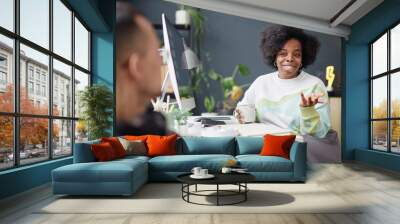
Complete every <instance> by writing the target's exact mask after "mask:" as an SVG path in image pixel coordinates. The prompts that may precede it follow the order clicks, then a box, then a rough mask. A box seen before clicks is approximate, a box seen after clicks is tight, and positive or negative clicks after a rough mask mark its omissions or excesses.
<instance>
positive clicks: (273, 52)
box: [260, 26, 320, 68]
mask: <svg viewBox="0 0 400 224" xmlns="http://www.w3.org/2000/svg"><path fill="white" fill-rule="evenodd" d="M290 39H296V40H298V41H299V42H300V44H301V49H302V62H301V64H302V68H305V67H307V66H308V65H310V64H312V63H314V61H315V58H316V55H317V52H318V50H319V46H320V44H319V41H318V40H317V38H315V37H314V36H311V35H308V34H306V33H304V31H303V30H302V29H297V28H293V27H287V26H270V27H267V28H266V29H265V30H264V31H263V32H262V33H261V45H260V48H261V52H262V54H263V58H264V62H265V63H266V64H267V65H271V66H273V67H275V65H274V63H275V60H276V56H277V54H278V52H279V51H280V50H281V49H282V47H283V45H285V43H286V42H287V41H288V40H290Z"/></svg>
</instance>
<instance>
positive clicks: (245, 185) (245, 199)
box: [244, 182, 248, 201]
mask: <svg viewBox="0 0 400 224" xmlns="http://www.w3.org/2000/svg"><path fill="white" fill-rule="evenodd" d="M244 187H245V189H244V190H245V192H244V201H247V192H248V190H247V182H246V183H244Z"/></svg>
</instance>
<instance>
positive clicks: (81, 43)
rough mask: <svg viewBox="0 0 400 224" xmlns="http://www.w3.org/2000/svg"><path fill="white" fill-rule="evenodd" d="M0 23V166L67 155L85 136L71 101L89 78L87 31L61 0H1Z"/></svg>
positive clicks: (30, 162)
mask: <svg viewBox="0 0 400 224" xmlns="http://www.w3.org/2000/svg"><path fill="white" fill-rule="evenodd" d="M15 3H19V4H15ZM17 16H19V18H17ZM14 21H19V22H18V23H16V24H14ZM50 25H51V27H50ZM0 27H1V29H0V125H1V128H0V170H4V169H11V168H15V167H19V166H23V165H27V164H32V163H38V162H42V161H47V160H51V159H54V158H60V157H63V156H70V155H72V152H73V145H74V142H75V140H76V138H75V137H74V136H79V139H87V131H86V126H85V125H80V126H79V127H76V125H77V124H78V120H79V113H76V112H75V113H74V111H75V110H76V108H75V107H74V106H73V105H76V104H77V102H75V101H77V100H79V97H78V96H79V95H78V94H79V92H80V91H81V88H83V86H88V85H89V84H90V76H91V71H90V64H91V63H90V49H91V44H90V35H91V34H90V31H89V30H88V28H87V26H86V24H85V23H83V21H81V20H80V18H79V16H78V15H76V14H75V12H74V11H73V10H72V9H71V7H70V6H69V5H68V1H63V0H35V1H32V0H18V1H15V0H0ZM50 43H52V44H50ZM15 49H18V51H16V50H15ZM14 54H17V55H14ZM73 55H75V57H73ZM14 58H18V59H19V61H17V62H16V61H15V60H14ZM16 65H19V66H18V67H16ZM14 70H15V71H14ZM15 78H17V80H18V83H19V86H18V88H15ZM2 83H5V84H6V87H4V88H2V86H1V84H2ZM16 90H18V91H19V92H18V94H16V93H15V91H16ZM14 96H19V97H18V98H15V97H14ZM57 103H58V104H57ZM51 104H53V105H51ZM14 108H16V109H17V111H15V110H14ZM14 129H15V130H18V131H17V132H15V133H14ZM78 132H79V133H78ZM32 133H34V135H33V134H32ZM14 152H16V153H15V154H14Z"/></svg>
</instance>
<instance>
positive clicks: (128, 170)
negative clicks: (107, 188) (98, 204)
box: [52, 159, 147, 182]
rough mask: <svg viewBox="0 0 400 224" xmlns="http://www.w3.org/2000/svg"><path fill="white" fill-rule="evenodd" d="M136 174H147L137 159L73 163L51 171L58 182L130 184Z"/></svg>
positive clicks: (144, 167) (142, 162) (145, 166)
mask: <svg viewBox="0 0 400 224" xmlns="http://www.w3.org/2000/svg"><path fill="white" fill-rule="evenodd" d="M137 172H147V163H146V162H145V161H141V160H139V159H131V160H115V161H109V162H91V163H75V164H70V165H66V166H62V167H59V168H57V169H55V170H53V172H52V174H53V181H58V182H131V181H132V176H134V175H135V173H137Z"/></svg>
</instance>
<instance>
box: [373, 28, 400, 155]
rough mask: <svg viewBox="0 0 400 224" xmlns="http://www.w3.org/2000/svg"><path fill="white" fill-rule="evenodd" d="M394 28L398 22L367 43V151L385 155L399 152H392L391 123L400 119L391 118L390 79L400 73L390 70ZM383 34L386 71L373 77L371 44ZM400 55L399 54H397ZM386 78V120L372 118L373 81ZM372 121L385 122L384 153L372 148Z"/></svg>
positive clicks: (396, 70) (396, 69)
mask: <svg viewBox="0 0 400 224" xmlns="http://www.w3.org/2000/svg"><path fill="white" fill-rule="evenodd" d="M396 26H400V20H399V21H397V22H395V23H394V24H392V25H391V26H390V27H389V28H387V29H385V31H384V32H382V33H381V34H379V35H378V36H377V37H376V38H375V39H373V40H372V41H371V42H369V43H368V47H369V49H368V50H369V51H368V52H369V72H368V73H369V78H368V82H369V83H368V84H369V149H370V150H372V151H379V152H385V153H391V154H396V155H398V154H400V152H393V151H392V125H391V124H392V121H399V120H400V117H392V99H391V90H392V86H391V79H392V76H393V75H395V74H396V73H398V72H400V67H398V68H394V69H391V50H392V48H391V30H392V29H393V28H395V27H396ZM385 34H387V40H386V41H387V43H386V44H387V52H386V55H387V64H386V71H385V72H383V73H380V74H376V75H375V76H374V74H373V44H374V43H376V41H378V40H379V39H380V38H381V37H383V36H384V35H385ZM399 54H400V52H399ZM382 77H386V87H387V93H386V94H387V96H386V97H387V105H386V110H387V113H386V118H373V90H374V88H373V81H374V80H376V79H378V78H382ZM374 121H386V122H387V124H386V129H387V130H386V135H387V138H386V151H384V150H379V149H376V148H374V136H373V134H374V133H373V122H374Z"/></svg>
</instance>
